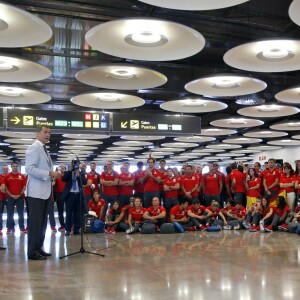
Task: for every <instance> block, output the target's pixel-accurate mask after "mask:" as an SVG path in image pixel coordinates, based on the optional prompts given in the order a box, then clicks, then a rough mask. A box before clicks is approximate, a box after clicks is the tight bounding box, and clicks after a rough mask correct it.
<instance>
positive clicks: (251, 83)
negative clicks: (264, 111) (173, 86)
mask: <svg viewBox="0 0 300 300" xmlns="http://www.w3.org/2000/svg"><path fill="white" fill-rule="evenodd" d="M266 87H267V84H266V83H265V82H263V81H261V80H259V79H256V78H251V77H247V76H237V75H231V74H219V75H212V76H208V77H204V78H199V79H196V80H193V81H191V82H189V83H187V84H186V85H185V89H186V90H187V91H189V92H191V93H194V94H199V95H207V96H215V97H232V96H238V95H248V94H252V93H257V92H260V91H262V90H264V89H265V88H266Z"/></svg>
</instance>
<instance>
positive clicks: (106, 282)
mask: <svg viewBox="0 0 300 300" xmlns="http://www.w3.org/2000/svg"><path fill="white" fill-rule="evenodd" d="M88 239H89V242H88V241H87V238H86V237H84V248H85V249H86V250H88V251H95V250H93V248H94V249H98V253H103V254H105V257H104V258H103V257H100V256H96V255H90V254H87V253H85V254H77V255H74V256H71V257H68V258H64V259H59V256H62V255H64V254H69V253H72V252H74V251H78V250H80V236H71V237H65V236H64V235H63V234H61V233H56V234H53V233H51V232H50V230H49V231H48V232H47V237H46V243H45V250H47V251H48V250H49V251H51V252H52V253H53V256H52V257H51V258H50V259H48V260H47V261H28V260H27V258H26V251H27V250H26V243H27V236H24V235H20V234H19V232H16V233H15V235H10V236H6V235H5V234H4V235H3V236H2V238H0V245H1V244H2V245H4V246H6V247H7V250H6V251H0V270H1V271H0V272H1V279H0V299H10V300H11V299H20V300H21V299H30V300H31V299H72V300H75V299H101V300H105V299H132V300H146V299H159V300H162V299H199V300H202V299H208V300H210V299H230V300H232V299H239V300H251V299H270V300H274V299H280V300H282V299H296V298H297V299H299V295H300V283H299V282H300V243H299V242H300V237H299V236H298V235H295V234H290V233H281V232H274V233H264V234H261V233H250V232H247V231H223V232H220V233H201V232H190V233H184V234H171V235H140V234H134V235H126V234H125V233H117V234H116V235H104V234H98V235H96V234H94V235H88Z"/></svg>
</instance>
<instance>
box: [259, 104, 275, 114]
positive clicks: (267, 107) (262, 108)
mask: <svg viewBox="0 0 300 300" xmlns="http://www.w3.org/2000/svg"><path fill="white" fill-rule="evenodd" d="M258 110H259V111H265V112H275V111H279V110H280V107H279V106H277V105H261V106H259V108H258Z"/></svg>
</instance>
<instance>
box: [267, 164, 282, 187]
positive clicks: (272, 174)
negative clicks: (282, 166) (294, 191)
mask: <svg viewBox="0 0 300 300" xmlns="http://www.w3.org/2000/svg"><path fill="white" fill-rule="evenodd" d="M263 176H264V179H265V180H266V185H267V187H269V186H270V185H271V184H273V183H274V181H275V180H276V178H278V179H279V180H280V172H279V170H278V169H276V168H274V169H273V170H272V171H271V170H270V169H268V170H265V171H264V175H263ZM278 184H279V181H278ZM277 190H279V185H276V186H274V187H273V188H271V191H277Z"/></svg>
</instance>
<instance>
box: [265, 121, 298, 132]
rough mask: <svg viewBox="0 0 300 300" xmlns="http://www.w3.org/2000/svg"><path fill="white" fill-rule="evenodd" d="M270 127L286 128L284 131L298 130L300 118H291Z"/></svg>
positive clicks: (276, 128) (275, 128)
mask: <svg viewBox="0 0 300 300" xmlns="http://www.w3.org/2000/svg"><path fill="white" fill-rule="evenodd" d="M270 128H271V129H274V130H286V131H294V130H300V120H292V121H287V122H281V123H277V124H274V125H272V126H270Z"/></svg>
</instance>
